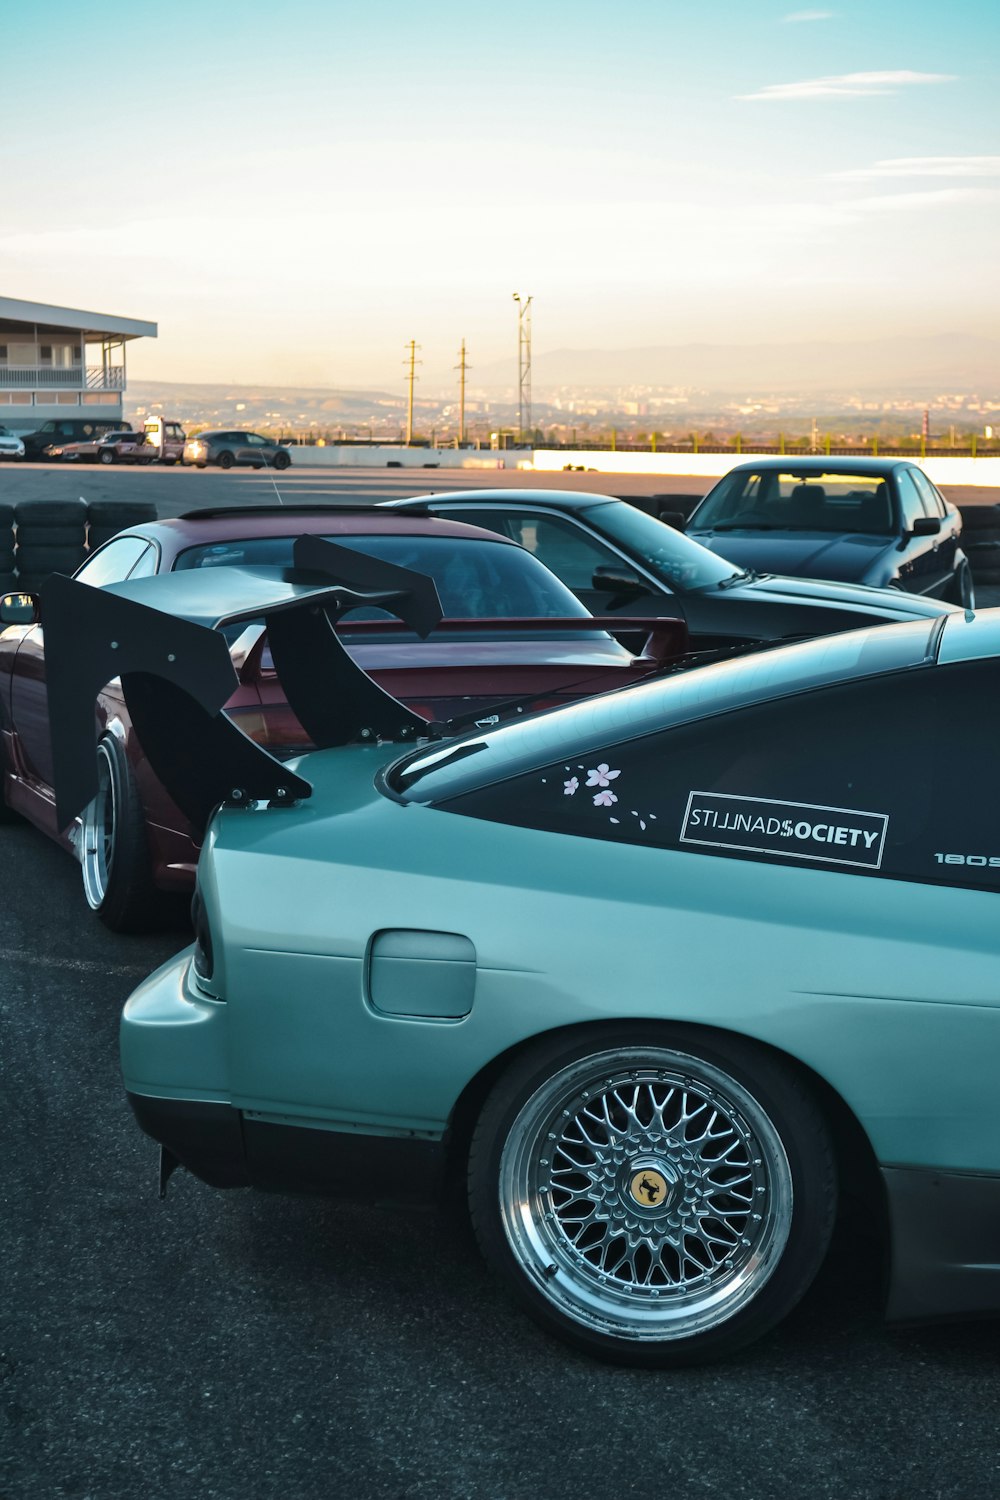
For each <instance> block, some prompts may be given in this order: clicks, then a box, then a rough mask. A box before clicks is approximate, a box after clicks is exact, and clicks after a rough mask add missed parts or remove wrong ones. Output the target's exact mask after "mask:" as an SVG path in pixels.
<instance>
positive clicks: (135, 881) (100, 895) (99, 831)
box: [80, 734, 163, 932]
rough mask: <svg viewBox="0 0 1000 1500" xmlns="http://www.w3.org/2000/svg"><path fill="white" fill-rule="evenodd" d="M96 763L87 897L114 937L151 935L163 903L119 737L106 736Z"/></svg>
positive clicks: (86, 819) (87, 831)
mask: <svg viewBox="0 0 1000 1500" xmlns="http://www.w3.org/2000/svg"><path fill="white" fill-rule="evenodd" d="M97 764H98V782H99V790H98V793H97V796H96V797H95V799H94V801H93V802H92V803H90V804H89V806H88V807H86V808H85V809H84V812H83V827H82V828H81V830H80V854H81V859H80V868H81V872H82V875H83V894H84V896H85V898H86V901H87V905H88V906H89V907H90V909H91V911H93V912H95V913H96V915H97V916H98V917H99V918H100V920H101V921H102V922H103V923H104V925H105V927H109V928H110V929H111V931H112V932H148V931H150V930H152V929H154V928H156V927H158V926H159V925H160V923H161V920H162V912H163V908H162V906H161V900H162V898H161V895H160V892H159V891H158V890H157V889H156V887H155V885H154V884H153V869H152V862H151V860H150V855H149V839H148V835H147V833H146V816H145V813H144V811H143V807H142V803H141V802H140V800H139V794H138V792H137V790H136V785H135V778H134V777H133V775H132V768H131V767H130V765H129V763H128V758H127V756H126V754H125V751H124V749H123V747H122V744H121V742H120V740H119V739H118V738H117V736H116V735H114V734H105V735H104V736H102V738H101V741H100V743H99V744H98V747H97Z"/></svg>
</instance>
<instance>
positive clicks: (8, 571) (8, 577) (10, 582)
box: [0, 565, 21, 594]
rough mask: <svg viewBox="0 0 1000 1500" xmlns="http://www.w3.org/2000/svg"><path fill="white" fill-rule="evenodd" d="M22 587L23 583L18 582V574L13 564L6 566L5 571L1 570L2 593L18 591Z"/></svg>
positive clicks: (0, 591)
mask: <svg viewBox="0 0 1000 1500" xmlns="http://www.w3.org/2000/svg"><path fill="white" fill-rule="evenodd" d="M20 587H21V585H20V583H19V582H18V576H17V574H16V573H15V572H14V568H13V565H11V566H10V567H5V568H4V570H3V572H0V594H14V593H17V591H18V589H19V588H20Z"/></svg>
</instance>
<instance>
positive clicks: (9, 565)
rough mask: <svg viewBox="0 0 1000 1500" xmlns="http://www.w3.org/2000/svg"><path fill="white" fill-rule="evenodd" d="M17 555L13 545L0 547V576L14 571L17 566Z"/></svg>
mask: <svg viewBox="0 0 1000 1500" xmlns="http://www.w3.org/2000/svg"><path fill="white" fill-rule="evenodd" d="M15 556H16V555H15V552H14V548H13V547H0V577H4V578H5V577H6V576H7V575H8V574H9V573H13V571H14V569H15V568H16V567H17V562H16V560H15Z"/></svg>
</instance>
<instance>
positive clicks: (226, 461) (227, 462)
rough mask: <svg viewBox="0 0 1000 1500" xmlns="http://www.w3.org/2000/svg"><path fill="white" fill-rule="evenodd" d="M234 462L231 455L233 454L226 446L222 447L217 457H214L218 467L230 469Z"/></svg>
mask: <svg viewBox="0 0 1000 1500" xmlns="http://www.w3.org/2000/svg"><path fill="white" fill-rule="evenodd" d="M235 462H236V460H235V458H234V457H233V455H232V454H231V453H230V452H229V449H228V448H226V449H224V450H223V452H222V453H220V454H219V456H218V458H217V459H216V463H217V464H218V465H219V468H220V469H231V468H232V467H233V464H234V463H235Z"/></svg>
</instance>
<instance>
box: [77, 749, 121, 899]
mask: <svg viewBox="0 0 1000 1500" xmlns="http://www.w3.org/2000/svg"><path fill="white" fill-rule="evenodd" d="M117 813H118V809H117V805H116V798H115V778H114V773H113V770H112V765H111V751H110V750H109V749H108V747H107V745H106V744H105V743H104V742H103V741H102V742H101V743H100V744H99V745H98V747H97V795H96V797H94V799H93V801H92V802H89V803H88V804H87V806H86V808H85V809H84V811H83V813H82V815H81V819H80V868H81V870H82V872H83V892H84V895H85V896H86V898H87V905H88V906H89V907H90V909H91V911H100V909H101V907H102V905H103V904H104V901H105V898H106V897H107V894H108V883H109V881H110V878H111V865H112V861H113V859H114V846H115V833H116V825H117Z"/></svg>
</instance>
